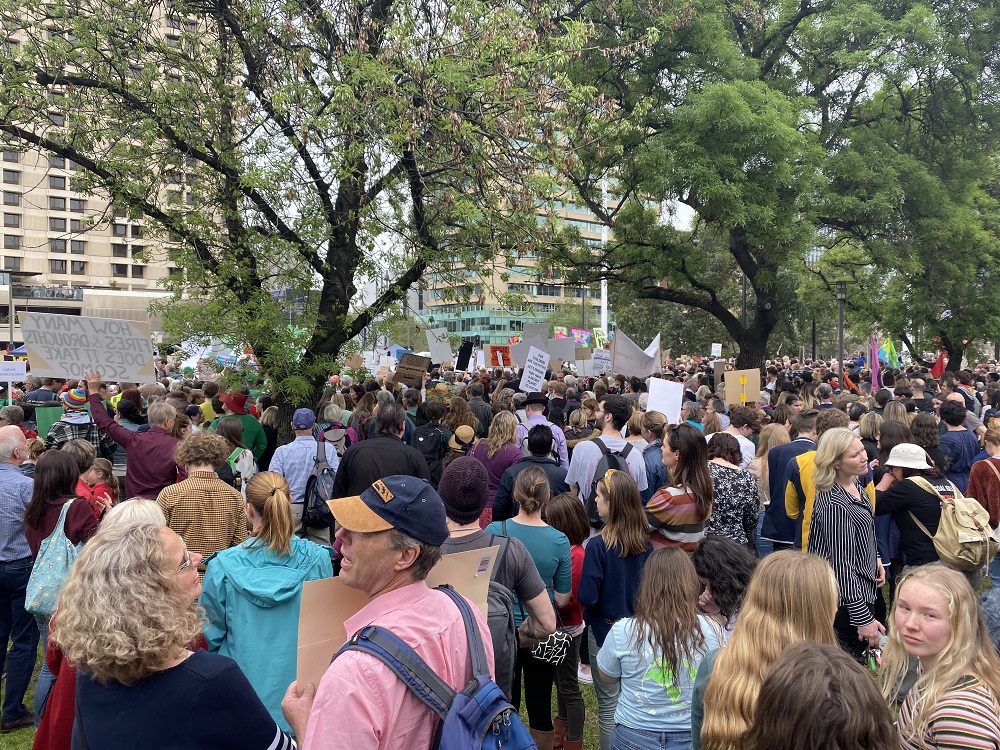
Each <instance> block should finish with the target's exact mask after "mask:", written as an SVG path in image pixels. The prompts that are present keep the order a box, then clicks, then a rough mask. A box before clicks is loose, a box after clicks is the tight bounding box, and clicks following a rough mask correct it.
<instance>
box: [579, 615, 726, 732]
mask: <svg viewBox="0 0 1000 750" xmlns="http://www.w3.org/2000/svg"><path fill="white" fill-rule="evenodd" d="M698 624H699V625H700V626H701V633H702V635H703V636H704V638H705V644H704V645H703V646H702V647H700V648H698V649H697V650H696V651H695V653H694V658H693V659H691V660H688V659H685V660H684V661H683V668H682V669H681V670H680V674H678V675H673V674H671V672H670V668H669V667H668V666H666V665H661V664H660V663H659V662H660V660H659V652H658V650H656V649H654V648H653V647H652V646H650V645H649V641H648V640H646V639H643V641H642V644H641V645H642V648H641V649H639V650H636V647H635V635H636V624H635V620H634V619H633V618H631V617H628V618H626V619H624V620H619V621H618V622H616V623H615V624H614V625H612V626H611V630H610V631H609V632H608V636H607V638H605V639H604V645H603V646H602V647H601V650H600V653H598V655H597V666H598V668H600V670H601V671H602V672H604V674H606V675H609V676H611V677H618V678H620V679H621V695H620V696H619V698H618V707H617V708H616V709H615V723H616V724H623V725H625V726H626V727H629V728H631V729H646V730H650V731H655V732H690V731H691V696H692V694H693V693H694V678H695V676H696V675H697V674H698V665H699V664H701V660H702V659H703V658H704V657H705V654H707V653H708V652H709V651H712V650H714V649H717V648H719V646H720V645H721V642H720V636H721V628H720V627H719V626H718V625H715V624H714V623H712V622H711V620H709V618H708V617H706V616H705V615H698Z"/></svg>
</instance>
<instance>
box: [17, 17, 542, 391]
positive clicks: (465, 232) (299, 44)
mask: <svg viewBox="0 0 1000 750" xmlns="http://www.w3.org/2000/svg"><path fill="white" fill-rule="evenodd" d="M0 20H2V23H3V28H4V31H5V33H6V34H8V41H7V43H6V44H5V45H4V47H3V50H2V52H0V66H2V70H3V76H2V79H0V132H2V133H3V135H4V136H5V137H6V138H7V139H9V140H12V141H13V142H15V143H20V144H23V145H24V146H26V147H33V148H38V149H41V150H43V151H44V152H48V153H51V154H55V155H59V156H63V157H66V158H67V159H71V160H72V161H73V162H75V164H76V165H78V166H79V167H80V168H81V169H80V171H79V172H78V173H77V177H76V179H75V180H74V187H75V188H76V189H77V190H81V191H86V192H89V193H93V194H96V195H98V196H103V197H106V198H108V199H109V200H110V201H111V205H112V207H113V208H115V209H121V210H124V211H126V212H127V213H128V214H129V215H130V216H132V217H134V218H138V217H145V219H147V220H148V222H149V223H150V224H151V225H152V228H153V230H154V232H155V233H156V235H157V236H159V237H162V238H164V240H165V241H164V242H163V243H162V245H160V246H159V247H157V248H156V250H155V251H152V252H155V253H162V254H165V255H169V256H170V257H171V258H172V259H173V260H174V261H175V262H176V263H177V265H178V268H179V269H180V272H179V273H177V274H176V275H174V276H172V277H171V279H170V282H171V284H172V286H173V288H174V289H175V290H176V291H177V292H178V298H177V302H175V303H173V304H171V305H170V306H169V308H168V309H167V311H166V313H167V321H168V325H170V326H172V330H173V331H174V332H175V333H176V334H177V335H178V336H180V335H184V336H190V335H195V334H200V335H212V334H218V333H226V334H229V335H231V336H236V337H238V338H239V339H242V340H243V341H245V342H247V343H249V344H250V345H251V346H252V347H253V349H254V351H255V353H256V355H257V358H258V360H259V362H260V363H261V365H262V367H263V369H264V371H265V372H266V373H267V374H268V375H269V376H270V377H271V378H272V379H273V380H274V382H275V384H276V387H277V389H278V391H279V394H281V395H284V396H287V397H288V399H286V400H287V401H291V400H293V399H298V400H301V399H304V398H308V397H309V396H312V395H315V392H316V388H317V387H318V384H319V382H320V381H321V379H322V378H321V376H322V375H323V373H324V371H326V369H327V368H329V367H330V366H331V365H332V363H333V360H334V358H335V357H336V356H337V354H338V353H339V352H340V351H341V349H342V348H343V347H344V345H345V343H346V342H348V341H349V340H351V339H352V338H353V337H355V336H357V335H358V334H359V333H360V332H361V331H362V330H363V329H364V328H365V327H366V326H367V325H369V324H370V323H371V322H372V321H373V320H374V319H375V318H376V317H377V316H378V315H379V314H380V313H382V312H384V311H386V310H387V309H389V308H391V307H392V306H393V305H394V304H395V303H397V302H398V301H399V300H400V299H401V296H402V295H403V294H404V293H405V290H406V289H407V288H408V287H410V286H411V285H412V284H414V283H415V282H416V281H417V280H418V279H419V278H420V276H421V275H422V274H423V273H424V271H425V269H426V268H427V267H428V264H434V265H436V266H438V267H446V268H447V267H453V266H454V265H455V264H456V262H457V261H462V262H465V263H470V264H472V263H476V262H486V261H488V260H490V259H492V258H494V257H496V256H498V255H503V254H504V253H507V252H510V250H511V247H512V245H513V244H514V243H513V242H512V240H511V239H510V238H518V243H517V244H518V245H519V246H520V245H522V244H525V243H529V242H530V238H531V237H532V235H533V233H534V232H535V231H536V220H535V207H534V204H533V200H532V196H531V190H530V182H531V180H532V179H534V177H533V176H534V171H533V170H532V163H531V162H530V161H529V160H528V159H526V158H525V155H524V153H523V152H524V147H523V142H522V141H519V140H518V139H519V138H521V137H522V136H524V134H525V121H526V118H528V117H529V116H530V115H531V114H532V113H533V112H536V111H539V110H540V108H542V107H544V106H545V105H546V102H545V98H546V96H548V93H547V92H549V91H551V88H552V87H551V85H544V80H543V77H542V76H543V68H542V67H541V66H540V65H539V64H538V56H539V55H540V50H539V49H538V48H537V45H536V41H537V38H538V34H537V31H536V29H537V28H538V26H539V24H538V22H537V19H532V18H530V17H527V16H526V15H525V14H523V13H522V12H521V9H520V8H519V7H515V6H514V5H511V4H507V3H503V2H501V3H493V2H485V1H482V0H444V1H443V2H434V3H427V2H423V0H375V2H358V1H357V0H320V1H319V2H316V1H314V0H277V2H274V3H263V4H262V3H236V4H233V3H231V2H229V0H176V1H175V2H171V1H170V0H153V2H138V0H66V1H65V2H63V1H62V0H56V2H51V1H50V0H0ZM107 220H109V217H108V216H101V217H95V218H94V221H95V222H96V223H100V222H102V221H107ZM370 279H375V280H380V281H379V285H378V288H377V289H376V292H375V294H374V299H373V300H372V301H370V302H369V303H368V304H359V303H358V299H357V297H358V294H357V292H358V288H359V286H360V285H361V284H362V282H363V281H365V280H370ZM285 289H292V290H300V291H301V290H308V289H312V290H313V295H311V296H310V299H311V300H313V304H312V305H311V306H310V309H309V310H307V311H306V312H305V313H304V314H303V315H301V316H300V318H299V320H298V323H297V324H298V326H299V327H300V328H302V329H305V330H307V331H308V333H307V334H306V335H305V336H304V337H302V338H301V339H300V340H290V338H289V336H290V334H289V332H288V329H287V316H286V315H285V314H284V312H283V311H282V308H281V304H280V300H279V296H282V295H278V294H276V292H279V291H281V290H285ZM182 292H183V295H184V297H183V301H182V302H181V301H180V300H181V297H180V294H181V293H182Z"/></svg>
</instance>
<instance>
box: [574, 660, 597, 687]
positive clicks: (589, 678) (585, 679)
mask: <svg viewBox="0 0 1000 750" xmlns="http://www.w3.org/2000/svg"><path fill="white" fill-rule="evenodd" d="M576 679H577V680H578V681H580V682H582V683H583V684H584V685H593V684H594V676H593V675H592V674H591V673H590V665H589V664H581V665H580V668H579V669H577V670H576Z"/></svg>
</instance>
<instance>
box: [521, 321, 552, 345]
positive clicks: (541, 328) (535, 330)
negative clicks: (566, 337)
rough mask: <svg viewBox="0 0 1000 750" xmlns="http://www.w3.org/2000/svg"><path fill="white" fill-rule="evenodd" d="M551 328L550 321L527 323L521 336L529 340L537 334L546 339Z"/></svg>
mask: <svg viewBox="0 0 1000 750" xmlns="http://www.w3.org/2000/svg"><path fill="white" fill-rule="evenodd" d="M551 330H552V326H550V325H549V324H548V323H525V324H524V329H523V330H522V331H521V337H522V338H523V339H524V340H525V341H527V340H529V339H533V338H535V337H536V336H537V337H538V338H540V339H542V340H543V341H544V340H545V339H547V338H548V337H549V331H551Z"/></svg>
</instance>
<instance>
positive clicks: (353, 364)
mask: <svg viewBox="0 0 1000 750" xmlns="http://www.w3.org/2000/svg"><path fill="white" fill-rule="evenodd" d="M364 363H365V361H364V360H363V359H362V358H361V355H359V354H352V355H351V356H350V357H348V358H347V361H346V362H344V366H345V367H350V368H351V369H352V370H357V369H358V368H359V367H361V366H362V365H364Z"/></svg>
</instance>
